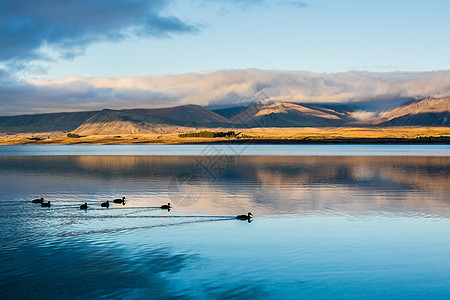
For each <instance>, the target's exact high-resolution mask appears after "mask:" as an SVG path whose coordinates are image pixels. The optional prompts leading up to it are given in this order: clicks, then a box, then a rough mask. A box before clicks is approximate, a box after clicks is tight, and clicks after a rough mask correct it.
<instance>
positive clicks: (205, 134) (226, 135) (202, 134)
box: [178, 131, 239, 138]
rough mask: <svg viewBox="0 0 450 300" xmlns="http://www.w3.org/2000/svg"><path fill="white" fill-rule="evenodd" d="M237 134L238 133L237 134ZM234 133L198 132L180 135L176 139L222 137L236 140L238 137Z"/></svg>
mask: <svg viewBox="0 0 450 300" xmlns="http://www.w3.org/2000/svg"><path fill="white" fill-rule="evenodd" d="M238 134H239V133H238ZM238 134H236V133H235V132H234V131H227V132H223V131H200V132H190V133H182V134H179V135H178V137H180V138H185V137H202V138H218V137H224V138H236V136H237V135H238Z"/></svg>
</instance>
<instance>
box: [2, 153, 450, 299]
mask: <svg viewBox="0 0 450 300" xmlns="http://www.w3.org/2000/svg"><path fill="white" fill-rule="evenodd" d="M28 147H29V146H19V147H17V146H8V147H0V197H1V205H2V209H1V210H0V222H1V224H2V230H1V231H0V240H1V245H0V290H1V297H2V298H3V299H14V298H29V299H44V298H45V299H49V298H50V299H70V298H76V299H92V298H101V297H104V298H118V299H141V298H153V299H155V298H156V299H157V298H167V297H169V298H170V297H178V298H186V299H192V298H200V299H210V298H221V299H222V298H224V299H226V298H244V297H252V298H256V299H280V298H288V299H299V298H305V299H449V297H450V197H449V195H450V172H449V171H450V147H449V146H428V147H427V146H411V147H410V146H386V145H383V146H375V145H371V146H364V145H353V146H344V145H340V146H335V145H334V146H333V145H317V146H310V145H307V146H305V145H295V146H293V145H289V146H285V145H276V146H267V145H265V146H264V145H252V146H249V147H245V148H243V147H242V149H241V148H239V147H238V148H233V149H230V148H227V146H220V147H217V146H214V147H211V146H208V145H201V146H198V145H197V146H37V147H35V146H31V147H29V148H28ZM236 149H238V150H236ZM117 154H118V155H117ZM196 154H200V155H196ZM270 154H276V155H270ZM287 154H291V155H287ZM122 196H125V197H126V201H127V202H126V204H125V205H120V204H112V205H111V206H110V207H109V208H102V207H101V206H100V204H101V203H102V202H103V201H106V200H112V199H115V198H119V197H122ZM38 197H39V198H40V197H45V198H46V199H47V200H50V201H51V203H52V206H51V207H50V208H43V207H40V205H39V204H33V203H31V199H34V198H38ZM84 202H87V203H88V206H89V208H88V209H87V210H86V211H84V210H80V209H79V206H80V204H82V203H84ZM167 202H170V203H172V205H173V206H174V208H173V209H172V210H171V211H167V210H161V209H159V206H160V205H161V204H166V203H167ZM249 211H250V212H252V213H253V215H254V217H255V218H254V220H253V222H251V223H248V222H246V221H238V220H236V219H235V218H234V217H235V216H236V215H237V214H244V213H247V212H249Z"/></svg>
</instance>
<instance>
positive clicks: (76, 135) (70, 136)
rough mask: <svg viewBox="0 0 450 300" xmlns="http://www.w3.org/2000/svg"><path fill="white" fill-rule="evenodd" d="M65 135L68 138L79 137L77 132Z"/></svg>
mask: <svg viewBox="0 0 450 300" xmlns="http://www.w3.org/2000/svg"><path fill="white" fill-rule="evenodd" d="M67 137H68V138H75V139H77V138H79V137H80V135H79V134H76V133H68V134H67Z"/></svg>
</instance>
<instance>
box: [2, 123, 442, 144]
mask: <svg viewBox="0 0 450 300" xmlns="http://www.w3.org/2000/svg"><path fill="white" fill-rule="evenodd" d="M202 130H209V131H228V130H230V129H229V128H228V129H224V128H216V129H211V128H209V129H205V128H201V129H199V130H198V131H202ZM235 131H236V133H237V132H242V133H244V134H245V135H246V136H249V139H255V140H266V141H267V140H269V141H268V142H270V140H274V141H276V140H277V141H279V140H289V141H292V142H296V141H299V142H301V141H304V140H307V141H324V140H325V141H326V140H341V139H345V140H348V139H352V140H355V141H357V140H358V139H391V138H394V139H416V138H421V137H422V138H425V137H426V138H427V137H446V138H450V127H390V128H342V127H339V128H251V129H235ZM222 140H223V141H226V140H227V141H230V142H232V141H233V140H237V139H226V138H195V137H192V138H180V137H178V133H173V134H117V135H88V136H81V137H80V138H68V137H67V136H66V134H65V133H62V132H57V133H55V132H52V133H40V134H17V135H13V136H8V135H5V134H0V144H1V145H20V144H56V145H65V144H190V143H208V142H217V141H222Z"/></svg>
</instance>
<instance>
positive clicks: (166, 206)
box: [160, 203, 172, 209]
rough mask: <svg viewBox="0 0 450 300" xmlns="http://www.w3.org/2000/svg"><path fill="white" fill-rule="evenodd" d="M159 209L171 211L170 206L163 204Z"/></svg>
mask: <svg viewBox="0 0 450 300" xmlns="http://www.w3.org/2000/svg"><path fill="white" fill-rule="evenodd" d="M160 208H161V209H171V208H172V206H170V203H167V204H164V205H161V206H160Z"/></svg>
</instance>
